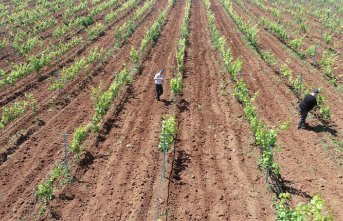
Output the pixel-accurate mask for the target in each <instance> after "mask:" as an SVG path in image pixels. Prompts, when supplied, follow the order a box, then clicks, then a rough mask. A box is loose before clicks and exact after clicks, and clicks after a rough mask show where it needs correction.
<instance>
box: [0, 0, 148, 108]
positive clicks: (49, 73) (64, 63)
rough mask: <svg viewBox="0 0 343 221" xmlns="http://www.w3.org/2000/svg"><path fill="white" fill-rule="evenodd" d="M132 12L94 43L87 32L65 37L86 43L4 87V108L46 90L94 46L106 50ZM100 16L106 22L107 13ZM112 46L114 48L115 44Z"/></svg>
mask: <svg viewBox="0 0 343 221" xmlns="http://www.w3.org/2000/svg"><path fill="white" fill-rule="evenodd" d="M140 4H142V1H140ZM132 11H134V9H130V10H128V11H126V12H124V13H123V14H121V15H120V16H118V19H116V21H114V22H112V23H111V24H110V25H109V26H108V27H107V29H106V30H105V34H104V36H100V37H98V38H97V39H95V40H93V41H89V40H88V37H87V36H88V34H87V32H86V31H85V30H80V31H78V32H77V33H74V36H69V37H67V36H64V38H66V39H68V40H70V39H71V38H72V37H75V36H79V37H80V36H82V39H84V41H83V42H82V43H80V44H78V45H77V46H75V47H74V48H71V49H70V50H68V51H67V52H66V53H65V54H63V55H62V56H60V57H58V58H56V59H55V60H54V61H53V62H51V64H49V65H46V66H44V67H43V68H42V69H41V70H40V71H39V72H38V73H36V72H33V73H30V74H29V75H28V76H26V77H24V78H21V79H18V80H17V81H16V82H15V84H14V85H7V86H4V88H3V89H2V90H1V93H0V97H1V100H0V105H1V106H4V105H6V104H8V103H9V102H13V100H15V99H16V98H18V97H20V96H21V97H22V96H23V95H24V93H27V92H30V91H31V90H32V89H35V88H36V89H37V88H45V89H46V88H47V86H46V85H50V83H51V82H49V80H51V81H53V80H54V79H56V78H57V77H58V74H59V73H60V72H61V70H62V68H63V67H68V65H70V64H72V63H73V62H74V61H75V60H77V58H79V57H81V56H82V55H85V54H86V53H88V52H89V51H90V49H91V48H94V47H93V46H99V48H101V46H102V45H103V46H104V48H105V46H106V44H104V43H103V41H105V40H106V41H107V43H108V45H110V44H109V41H113V40H114V34H113V32H114V30H113V27H114V26H115V25H120V24H122V23H123V22H124V21H125V18H127V16H128V15H129V14H130V13H131V12H132ZM98 16H100V20H97V21H98V22H102V21H103V20H104V17H105V13H102V14H100V15H98ZM106 36H107V37H106ZM110 46H113V42H112V45H110ZM44 85H45V87H44Z"/></svg>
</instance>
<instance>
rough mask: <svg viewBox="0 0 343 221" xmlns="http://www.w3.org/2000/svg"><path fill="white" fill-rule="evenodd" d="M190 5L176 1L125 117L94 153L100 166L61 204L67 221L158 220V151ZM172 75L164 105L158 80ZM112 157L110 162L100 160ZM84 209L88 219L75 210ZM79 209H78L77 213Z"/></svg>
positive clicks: (82, 178) (118, 119) (123, 113)
mask: <svg viewBox="0 0 343 221" xmlns="http://www.w3.org/2000/svg"><path fill="white" fill-rule="evenodd" d="M184 6H185V1H176V3H175V6H174V8H173V9H172V11H171V14H170V15H169V17H168V20H167V24H166V26H165V28H164V30H163V32H162V34H161V37H160V39H159V40H158V42H157V45H156V46H155V47H154V49H153V50H152V51H151V53H150V54H149V56H148V58H147V59H146V61H145V62H144V64H143V69H142V73H141V74H140V75H139V76H137V78H136V79H135V83H134V84H133V85H132V87H131V89H130V91H131V93H132V94H131V95H130V97H129V99H128V101H127V102H126V103H124V105H123V107H122V108H121V110H120V112H119V115H118V116H117V115H116V114H114V115H113V116H112V117H110V119H109V120H108V122H111V123H109V124H108V125H109V127H108V128H107V130H108V131H107V134H105V136H104V137H103V138H102V139H101V140H102V142H100V143H98V145H97V147H92V149H91V150H90V151H91V152H92V154H93V155H94V156H95V158H96V159H95V161H94V163H93V164H92V165H90V169H89V170H87V171H85V173H84V174H81V176H80V177H78V179H79V180H80V181H81V182H80V183H74V184H73V185H71V186H69V187H67V188H66V189H65V190H64V191H63V192H64V193H65V194H67V195H73V196H75V199H73V200H72V201H69V202H63V201H60V202H58V203H57V210H58V212H60V213H61V214H62V217H64V219H66V220H93V219H97V218H99V217H101V218H100V219H102V220H153V219H154V218H155V215H156V208H155V206H156V201H155V200H156V194H157V193H156V189H155V188H154V186H155V185H156V184H157V183H158V180H159V174H160V173H159V172H160V162H161V155H160V153H159V152H158V150H157V145H158V136H159V133H160V130H161V128H160V127H161V122H162V119H161V118H162V116H163V114H165V113H167V112H168V109H169V104H170V100H169V99H170V95H169V92H168V91H169V81H168V80H169V79H170V78H171V77H172V73H173V71H174V69H175V50H176V48H177V40H178V38H179V33H180V32H179V29H180V24H181V18H182V17H183V11H184V10H183V8H184ZM161 67H164V68H165V69H166V76H167V82H165V94H164V95H163V96H162V98H164V99H163V100H162V102H157V101H156V100H155V97H154V95H155V94H154V93H155V92H154V90H155V88H154V83H153V75H154V73H155V72H156V71H157V70H158V69H159V68H161ZM100 156H106V157H103V158H102V157H100ZM78 205H82V208H80V210H82V215H80V216H79V217H77V218H75V216H76V215H75V209H77V207H78ZM75 207H76V208H75Z"/></svg>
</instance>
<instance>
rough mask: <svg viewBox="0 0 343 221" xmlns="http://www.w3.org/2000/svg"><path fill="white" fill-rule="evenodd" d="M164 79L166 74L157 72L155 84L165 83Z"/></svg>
mask: <svg viewBox="0 0 343 221" xmlns="http://www.w3.org/2000/svg"><path fill="white" fill-rule="evenodd" d="M163 79H164V76H163V74H161V73H160V72H158V73H157V74H155V77H154V80H155V84H162V83H163Z"/></svg>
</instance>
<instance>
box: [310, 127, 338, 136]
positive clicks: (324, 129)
mask: <svg viewBox="0 0 343 221" xmlns="http://www.w3.org/2000/svg"><path fill="white" fill-rule="evenodd" d="M306 130H310V131H313V132H316V133H321V132H326V133H330V134H331V135H332V136H335V137H336V136H337V130H336V129H334V127H333V126H326V125H317V126H314V127H313V126H307V127H306Z"/></svg>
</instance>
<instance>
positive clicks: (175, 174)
mask: <svg viewBox="0 0 343 221" xmlns="http://www.w3.org/2000/svg"><path fill="white" fill-rule="evenodd" d="M190 162H191V159H190V156H189V154H187V153H186V152H185V151H184V150H178V151H176V157H175V159H174V162H173V170H172V174H171V179H172V180H174V181H176V182H177V184H179V185H184V184H185V183H183V182H182V181H181V180H182V178H181V173H182V172H183V171H185V170H186V169H187V167H188V164H189V163H190Z"/></svg>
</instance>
